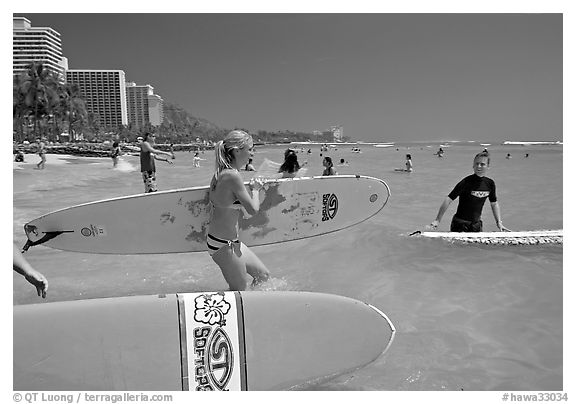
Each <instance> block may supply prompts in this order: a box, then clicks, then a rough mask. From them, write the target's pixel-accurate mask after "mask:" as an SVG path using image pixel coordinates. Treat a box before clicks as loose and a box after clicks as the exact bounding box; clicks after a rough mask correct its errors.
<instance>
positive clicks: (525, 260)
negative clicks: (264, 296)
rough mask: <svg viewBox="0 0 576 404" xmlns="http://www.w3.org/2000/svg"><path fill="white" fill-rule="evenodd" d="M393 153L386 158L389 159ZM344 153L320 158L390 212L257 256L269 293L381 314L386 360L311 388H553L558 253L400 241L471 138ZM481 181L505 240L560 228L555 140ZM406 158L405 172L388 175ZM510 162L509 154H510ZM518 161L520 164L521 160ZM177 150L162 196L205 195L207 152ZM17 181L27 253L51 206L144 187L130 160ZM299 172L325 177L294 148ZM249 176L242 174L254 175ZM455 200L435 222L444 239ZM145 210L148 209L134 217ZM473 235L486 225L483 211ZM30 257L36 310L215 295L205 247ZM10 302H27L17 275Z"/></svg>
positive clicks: (558, 343)
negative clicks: (170, 192) (389, 338)
mask: <svg viewBox="0 0 576 404" xmlns="http://www.w3.org/2000/svg"><path fill="white" fill-rule="evenodd" d="M396 148H398V150H396ZM437 148H438V144H435V145H425V144H422V145H414V144H412V145H397V146H395V147H392V148H374V147H372V146H363V147H362V153H360V154H358V153H352V152H351V151H350V149H351V146H344V147H342V146H341V147H340V148H339V149H338V150H335V149H334V148H332V149H331V150H330V151H329V152H327V153H324V154H325V155H330V156H332V158H333V160H334V161H339V160H340V158H344V159H346V160H347V161H348V162H349V165H348V166H337V167H336V169H337V170H338V172H339V173H340V174H363V175H370V176H374V177H378V178H382V179H384V180H385V181H386V182H387V183H388V185H389V186H390V189H391V194H392V196H391V198H390V200H389V202H388V205H387V206H386V207H385V208H384V209H383V210H382V211H381V212H380V213H379V214H378V215H376V216H375V217H373V218H371V219H369V220H368V221H366V222H364V223H361V224H359V225H357V226H354V227H352V228H350V229H347V230H345V231H340V232H336V233H332V234H330V235H327V236H320V237H314V238H312V239H308V240H301V241H294V242H290V243H284V244H278V245H272V246H263V247H256V248H254V251H255V252H256V253H257V254H258V255H259V257H260V258H261V259H262V261H263V262H264V263H265V264H266V265H267V266H268V268H269V269H270V270H271V272H272V275H273V279H272V280H271V281H270V282H269V283H268V284H266V285H265V286H264V289H267V290H305V291H315V292H323V293H334V294H339V295H343V296H348V297H352V298H355V299H359V300H362V301H365V302H368V303H370V304H373V305H375V306H376V307H378V308H380V309H381V310H382V311H384V312H385V313H386V314H387V315H388V316H389V317H390V319H391V320H392V322H393V323H394V325H395V326H396V328H397V334H396V338H395V341H394V343H393V344H392V346H391V348H390V350H389V351H388V352H387V353H386V354H385V355H383V356H381V357H380V358H379V359H378V360H376V361H375V362H374V363H372V364H370V365H368V366H366V367H364V368H363V369H359V370H357V371H356V372H354V373H351V374H347V375H344V376H341V377H338V378H336V379H333V380H330V381H327V382H324V383H323V384H321V385H317V386H313V387H311V388H312V389H316V390H411V391H414V390H418V391H422V390H425V391H430V390H452V391H454V390H462V389H463V390H465V391H469V390H533V391H536V390H562V388H563V372H562V365H563V347H562V327H563V324H562V310H563V307H562V284H563V276H562V257H563V248H562V246H558V245H540V246H508V247H505V246H485V245H461V244H455V243H454V244H453V243H449V242H446V241H442V240H435V239H419V238H414V237H409V236H408V234H409V233H411V232H412V231H415V230H419V229H422V228H423V226H424V225H426V224H427V223H430V222H431V221H432V220H433V219H434V217H435V215H436V212H437V210H438V208H439V206H440V204H441V202H442V200H443V199H444V197H445V196H446V195H447V194H448V192H450V190H451V189H452V187H453V186H454V185H455V184H456V183H457V182H458V181H459V180H460V179H461V178H462V177H464V176H466V175H468V174H471V173H472V158H473V156H474V154H476V153H477V152H479V151H481V150H482V149H483V146H481V145H479V144H468V143H467V144H453V145H452V146H450V147H445V148H444V149H445V150H446V154H445V157H444V158H438V157H436V156H435V155H434V153H435V151H436V150H437ZM489 149H490V152H491V168H490V170H489V173H488V176H489V177H491V178H493V179H494V180H495V181H496V185H497V194H498V199H499V203H500V207H501V210H502V218H503V221H504V225H505V226H506V227H508V228H510V229H513V230H536V229H561V228H562V227H563V222H562V217H563V216H562V213H563V212H562V193H563V189H562V156H563V151H562V146H525V147H523V146H490V147H489ZM283 150H284V147H266V148H259V149H258V150H257V152H256V155H255V159H254V160H255V161H254V163H255V164H254V165H255V166H256V167H258V165H259V164H260V163H261V162H262V161H263V160H264V158H268V159H270V160H273V161H280V160H281V159H282V154H283ZM406 153H410V154H411V155H412V161H413V163H414V172H413V173H410V174H408V173H397V172H394V168H396V167H403V165H404V155H405V154H406ZM507 153H511V155H512V158H511V159H506V158H505V156H506V154H507ZM525 153H529V157H528V158H524V155H525ZM192 156H193V155H192V154H191V153H187V152H182V153H177V158H176V160H175V164H174V165H167V164H165V163H162V162H158V182H159V188H160V189H161V190H167V189H172V188H182V187H188V186H196V185H206V184H207V183H208V182H209V179H210V176H211V175H212V172H213V157H212V156H213V154H212V152H209V151H207V152H206V153H205V154H203V155H201V157H202V158H204V159H206V160H204V161H201V165H202V166H201V167H200V168H193V167H192ZM27 157H28V161H27V163H26V164H24V165H22V166H21V168H22V169H15V170H14V171H13V180H14V190H13V198H14V199H13V207H14V211H13V212H14V213H13V215H14V218H13V219H14V220H13V222H14V227H13V234H14V240H15V242H16V243H17V244H18V245H20V246H21V245H23V244H24V242H25V235H24V232H23V225H24V224H25V223H26V222H28V221H29V220H31V219H33V218H36V217H38V216H40V215H43V214H46V213H48V212H51V211H54V210H57V209H61V208H65V207H68V206H72V205H76V204H78V203H83V202H90V201H94V200H100V199H105V198H112V197H118V196H124V195H131V194H135V193H140V192H142V189H143V184H142V182H141V177H140V173H139V166H138V160H137V157H131V156H123V157H122V161H121V163H120V165H119V167H118V168H117V169H112V162H111V160H110V159H97V158H96V159H94V158H92V159H82V158H72V157H70V158H67V160H65V161H64V162H63V163H65V164H50V163H48V164H47V166H46V169H45V170H34V169H33V166H34V164H35V163H36V162H37V156H27ZM299 160H300V162H303V161H306V160H307V161H308V173H307V174H308V175H319V174H320V173H321V172H322V166H321V161H322V158H321V157H320V149H319V147H318V146H315V147H312V153H311V154H308V153H306V152H301V153H299ZM251 174H252V173H246V172H243V174H242V175H243V176H245V177H246V178H250V176H251ZM456 205H457V201H456V202H455V203H453V204H452V205H451V206H450V208H449V210H448V211H447V212H446V214H445V216H444V219H443V221H442V223H441V225H440V228H441V229H442V230H448V227H449V223H450V218H451V217H452V215H453V214H454V212H455V210H456ZM143 214H145V212H143ZM483 220H484V228H485V230H487V231H491V230H496V226H495V224H494V219H493V217H492V212H491V210H490V207H489V204H488V203H486V206H485V208H484V214H483ZM26 257H27V259H28V260H29V261H30V262H31V263H32V265H33V266H35V267H36V268H37V269H39V270H40V271H41V272H43V273H44V274H45V275H46V276H47V277H48V278H49V281H50V290H49V293H48V297H47V299H46V301H60V300H75V299H84V298H95V297H110V296H126V295H139V294H156V293H175V292H192V291H204V290H221V289H226V288H227V286H226V283H225V282H224V279H223V278H222V275H221V273H220V271H219V269H218V267H217V266H216V265H215V264H214V263H213V262H212V260H211V259H210V257H209V256H208V254H207V253H190V254H173V255H146V256H120V255H90V254H80V253H70V252H64V251H58V250H52V249H49V248H46V247H43V246H37V247H32V248H31V249H30V250H29V252H27V253H26ZM13 302H14V304H26V303H37V302H39V299H38V297H37V296H36V295H35V291H34V290H33V289H32V287H31V286H30V285H29V284H27V283H26V282H25V281H23V280H22V278H21V277H20V276H18V275H14V298H13Z"/></svg>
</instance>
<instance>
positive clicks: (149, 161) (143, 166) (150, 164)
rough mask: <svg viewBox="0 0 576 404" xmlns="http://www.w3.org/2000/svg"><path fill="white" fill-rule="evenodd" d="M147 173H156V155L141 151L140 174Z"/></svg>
mask: <svg viewBox="0 0 576 404" xmlns="http://www.w3.org/2000/svg"><path fill="white" fill-rule="evenodd" d="M146 171H152V172H156V165H155V164H154V155H153V154H152V153H151V152H149V151H143V150H140V172H142V173H143V172H146Z"/></svg>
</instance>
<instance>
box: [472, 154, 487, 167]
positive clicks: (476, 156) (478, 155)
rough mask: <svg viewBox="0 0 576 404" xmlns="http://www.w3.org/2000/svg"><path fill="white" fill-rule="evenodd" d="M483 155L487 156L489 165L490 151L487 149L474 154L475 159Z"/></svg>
mask: <svg viewBox="0 0 576 404" xmlns="http://www.w3.org/2000/svg"><path fill="white" fill-rule="evenodd" d="M482 157H486V158H487V159H488V165H490V153H488V152H487V151H483V152H481V153H478V154H477V155H475V156H474V161H476V159H478V158H482Z"/></svg>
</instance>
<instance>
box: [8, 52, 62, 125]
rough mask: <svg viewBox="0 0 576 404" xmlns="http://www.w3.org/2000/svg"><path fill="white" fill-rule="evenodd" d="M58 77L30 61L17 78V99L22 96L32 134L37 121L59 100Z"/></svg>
mask: <svg viewBox="0 0 576 404" xmlns="http://www.w3.org/2000/svg"><path fill="white" fill-rule="evenodd" d="M57 88H58V79H57V77H56V76H55V75H54V74H53V73H52V72H50V71H49V70H47V69H44V66H43V64H42V63H32V64H31V65H30V66H29V68H28V70H25V71H24V72H23V73H22V75H21V77H20V79H19V90H18V91H19V92H20V94H19V95H18V97H15V98H17V99H18V100H19V99H20V97H22V101H23V106H24V109H25V111H26V115H27V116H30V117H32V119H33V121H34V136H37V128H38V122H39V121H41V120H43V119H44V118H46V117H47V116H49V115H50V114H51V112H52V109H53V108H54V107H55V105H57V104H58V102H59V97H58V91H57Z"/></svg>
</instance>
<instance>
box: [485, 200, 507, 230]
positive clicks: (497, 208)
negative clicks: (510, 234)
mask: <svg viewBox="0 0 576 404" xmlns="http://www.w3.org/2000/svg"><path fill="white" fill-rule="evenodd" d="M490 207H491V208H492V213H493V214H494V220H496V226H498V229H499V230H500V231H510V230H508V229H507V228H506V227H504V226H503V225H502V219H501V217H500V205H498V202H490Z"/></svg>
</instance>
